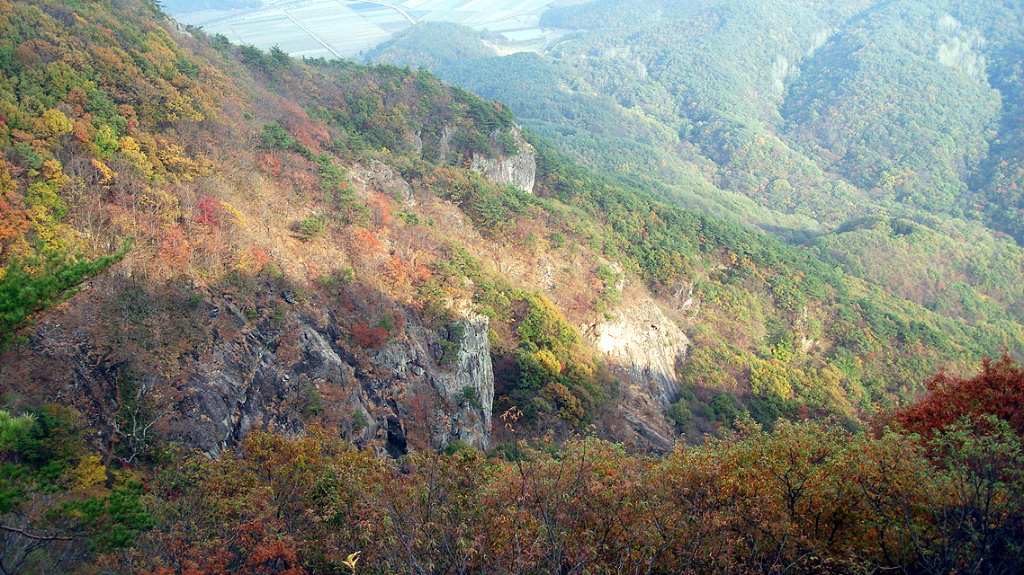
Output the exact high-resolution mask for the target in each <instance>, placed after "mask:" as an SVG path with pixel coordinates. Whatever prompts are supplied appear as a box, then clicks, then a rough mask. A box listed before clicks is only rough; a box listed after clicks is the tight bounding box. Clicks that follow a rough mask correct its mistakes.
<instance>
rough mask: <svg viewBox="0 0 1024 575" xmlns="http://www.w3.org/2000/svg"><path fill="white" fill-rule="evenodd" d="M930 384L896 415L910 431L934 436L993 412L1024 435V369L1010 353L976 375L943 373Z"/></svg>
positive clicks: (896, 418) (896, 419) (985, 366)
mask: <svg viewBox="0 0 1024 575" xmlns="http://www.w3.org/2000/svg"><path fill="white" fill-rule="evenodd" d="M927 387H928V391H929V392H930V393H929V394H928V396H927V397H925V398H924V399H923V400H922V401H920V402H918V403H916V404H914V405H912V406H910V407H907V408H905V409H902V410H900V411H898V412H896V414H895V416H894V419H895V421H896V422H897V423H898V424H899V425H900V426H902V427H903V428H904V429H906V430H907V431H910V432H912V433H919V434H921V435H922V436H925V437H929V438H930V437H932V436H934V435H935V433H936V432H938V431H940V430H943V429H947V428H949V427H950V426H952V425H953V424H954V423H957V422H958V421H960V420H961V419H963V418H968V419H969V420H972V421H977V419H978V418H979V416H981V415H983V414H989V415H992V416H995V417H997V418H998V419H1000V420H1002V421H1005V422H1006V423H1007V424H1009V425H1010V427H1012V428H1013V429H1014V430H1015V431H1016V432H1017V433H1019V434H1024V370H1022V368H1021V366H1020V365H1018V364H1016V363H1015V362H1014V361H1013V360H1011V359H1010V358H1009V357H1007V356H1003V358H1002V359H1000V360H999V361H992V360H985V361H984V363H983V367H982V372H981V373H979V374H978V375H975V376H974V377H970V378H963V377H956V376H951V375H948V374H945V373H940V374H938V375H936V376H935V377H934V378H933V379H931V380H930V381H929V382H928V384H927Z"/></svg>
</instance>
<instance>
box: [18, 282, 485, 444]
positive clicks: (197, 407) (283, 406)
mask: <svg viewBox="0 0 1024 575" xmlns="http://www.w3.org/2000/svg"><path fill="white" fill-rule="evenodd" d="M287 299H292V298H291V297H289V298H287ZM316 304H317V302H316V301H312V302H307V305H294V306H290V307H291V309H288V310H286V311H284V312H283V313H281V314H280V317H278V318H266V319H261V320H255V321H254V320H253V319H252V318H250V317H247V314H246V312H245V310H242V309H240V308H239V306H238V305H236V303H235V301H234V299H233V298H232V297H231V296H229V295H226V294H218V295H210V294H207V298H205V304H204V306H205V309H203V310H200V313H205V314H206V315H207V316H208V323H207V324H206V325H205V331H206V334H205V336H204V337H203V338H202V339H204V340H205V341H206V342H207V345H204V346H203V349H202V350H196V353H195V354H194V355H192V356H191V357H189V358H188V359H187V362H188V365H184V366H182V368H183V369H182V370H181V371H179V372H177V373H176V374H175V375H173V376H169V375H168V374H163V375H161V374H159V373H156V372H155V371H153V370H138V369H136V368H135V367H133V366H135V365H136V363H134V362H133V361H132V359H131V358H127V357H124V356H122V355H119V354H118V353H117V351H116V350H113V349H110V348H103V347H98V346H96V345H95V344H94V343H93V342H94V341H95V340H94V338H90V337H85V336H84V334H80V333H79V334H78V336H76V332H78V331H79V330H75V329H72V328H68V327H65V326H64V324H63V323H61V322H58V321H51V322H46V323H45V324H43V325H42V326H40V329H38V330H37V331H36V333H35V334H34V335H33V336H32V338H31V341H30V342H29V344H28V345H27V346H23V347H21V348H19V349H18V350H17V351H14V352H8V353H7V354H5V360H7V362H5V363H7V366H4V367H2V368H0V383H2V384H3V385H2V388H4V389H6V391H9V392H10V391H17V392H20V393H31V392H33V391H36V392H38V393H39V394H40V395H39V396H34V397H32V398H31V399H32V400H33V401H34V402H58V401H59V402H61V403H63V404H66V405H73V406H75V407H76V408H78V409H79V410H80V411H82V412H83V413H84V414H86V415H87V416H89V417H90V418H91V419H94V420H99V421H101V422H103V423H105V426H103V427H106V433H108V434H110V437H111V438H113V443H121V444H122V445H125V444H128V443H132V442H137V441H143V440H144V439H145V437H143V436H142V435H141V433H142V432H141V430H142V429H143V428H145V429H146V433H149V434H150V435H152V433H153V432H159V433H160V434H161V435H162V436H163V437H165V438H166V439H170V440H173V441H180V442H183V443H186V444H188V445H192V446H195V447H198V448H200V449H202V450H203V451H205V452H206V453H207V454H209V455H210V456H212V457H217V456H218V455H219V454H220V453H222V452H223V451H224V450H225V449H230V448H232V447H233V446H235V445H237V444H238V442H239V441H240V440H241V439H242V438H243V437H244V436H245V435H246V434H247V433H248V432H250V431H251V430H255V429H260V430H273V431H277V432H282V433H286V434H293V433H297V432H299V431H301V430H302V429H304V428H305V427H306V426H307V425H308V424H309V423H311V422H323V423H325V424H327V425H329V426H331V427H335V428H337V429H338V430H339V431H340V433H341V434H342V436H344V437H346V438H347V439H349V440H350V441H352V442H354V443H356V444H357V445H361V446H365V447H370V448H373V449H375V450H377V451H378V452H381V453H388V454H390V455H393V456H398V455H401V454H403V453H405V452H406V451H408V450H409V449H440V448H443V447H445V446H447V445H448V444H450V443H451V442H452V441H455V440H460V441H462V442H465V443H467V444H469V445H472V446H474V447H476V448H479V449H487V448H488V447H489V446H490V424H491V407H492V402H493V397H494V375H493V371H492V368H491V355H490V344H489V340H488V331H489V328H488V321H487V318H485V317H480V316H475V315H474V316H470V317H468V318H465V319H458V320H456V321H454V322H452V323H451V324H450V325H448V326H447V327H443V328H440V329H436V330H435V329H430V328H428V327H427V326H426V325H424V323H423V321H422V319H421V318H420V316H419V314H418V313H417V312H415V311H411V310H405V321H404V329H403V330H402V332H400V333H396V334H394V336H393V337H392V338H391V340H390V341H388V342H387V343H385V344H384V345H382V346H380V347H379V348H376V349H367V350H364V349H361V348H360V347H359V346H356V345H353V344H352V343H351V338H350V334H348V333H346V331H345V330H344V329H342V328H341V327H339V325H338V324H337V322H335V321H334V320H333V312H331V311H329V310H326V309H324V306H317V305H316ZM286 305H287V304H286ZM55 319H63V320H64V321H66V322H68V323H69V324H74V323H77V322H76V318H74V317H64V318H59V317H58V318H55ZM28 365H34V366H35V369H34V370H32V371H24V370H20V369H15V367H16V366H21V367H24V366H28ZM8 367H9V368H8ZM126 374H136V375H138V376H139V377H135V376H133V377H135V379H136V380H137V381H131V382H129V381H128V379H129V378H128V377H127V376H126ZM44 379H45V380H60V381H64V382H66V383H65V384H64V385H55V384H53V383H49V384H47V383H45V381H43V380H44ZM138 406H144V408H143V409H139V407H138ZM150 424H152V426H151V427H150ZM133 434H134V436H133Z"/></svg>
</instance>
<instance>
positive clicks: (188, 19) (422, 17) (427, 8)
mask: <svg viewBox="0 0 1024 575" xmlns="http://www.w3.org/2000/svg"><path fill="white" fill-rule="evenodd" d="M552 4H556V2H555V0H406V1H404V2H399V1H394V0H392V1H388V2H384V1H381V2H375V1H347V0H302V1H294V0H285V1H281V0H278V1H265V2H263V5H262V7H260V8H259V9H250V10H219V11H217V10H204V11H201V12H183V13H172V14H171V15H172V16H174V17H175V18H176V19H178V20H179V21H181V22H183V23H185V24H191V25H193V26H200V27H202V28H203V29H204V30H205V31H206V32H207V33H209V34H223V35H224V36H226V37H227V38H228V39H229V40H231V41H232V42H234V43H237V44H251V45H253V46H256V47H257V48H260V49H263V50H267V49H269V48H271V47H272V46H274V45H277V46H279V47H280V48H281V49H282V50H284V51H285V52H288V53H289V54H291V55H293V56H295V57H309V58H319V57H323V58H349V59H358V58H359V57H360V56H361V55H362V54H363V53H364V52H366V51H367V50H369V49H371V48H373V47H375V46H377V45H378V44H381V43H383V42H386V41H387V40H389V39H391V37H392V36H393V35H394V34H395V33H397V32H399V31H401V30H404V29H405V28H408V27H409V26H412V25H413V24H415V23H417V22H454V23H457V24H462V25H463V26H469V27H471V28H474V29H477V30H480V31H484V30H486V31H490V32H493V33H496V34H500V35H501V37H502V38H503V39H504V41H505V43H507V44H508V45H509V46H508V47H511V48H512V49H516V48H517V47H518V48H519V49H533V48H534V47H537V46H542V45H543V44H544V38H545V37H546V36H548V35H549V34H550V33H551V31H548V30H544V29H542V28H540V27H538V23H539V21H540V16H541V14H542V13H543V12H544V11H545V10H546V9H547V8H548V7H549V6H550V5H552Z"/></svg>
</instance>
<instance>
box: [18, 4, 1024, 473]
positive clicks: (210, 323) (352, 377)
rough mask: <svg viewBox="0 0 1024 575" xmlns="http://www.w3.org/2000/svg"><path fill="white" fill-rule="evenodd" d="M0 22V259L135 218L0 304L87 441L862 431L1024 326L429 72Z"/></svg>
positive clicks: (63, 244)
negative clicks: (762, 227)
mask: <svg viewBox="0 0 1024 575" xmlns="http://www.w3.org/2000/svg"><path fill="white" fill-rule="evenodd" d="M0 14H3V16H4V20H2V21H0V24H2V26H3V35H2V38H3V41H2V50H3V53H4V54H8V55H9V58H7V59H6V60H4V62H5V63H4V68H3V77H2V83H0V91H2V97H0V101H2V102H3V106H4V108H3V114H4V117H3V124H2V126H3V132H2V133H0V142H3V145H4V159H3V162H4V163H3V166H2V168H3V169H2V171H0V173H3V174H4V181H5V182H6V183H5V187H4V188H3V194H4V195H3V199H4V202H5V203H4V205H3V209H4V210H5V211H6V212H8V213H10V214H13V215H12V216H10V217H9V218H8V219H7V220H6V221H17V222H21V223H19V224H18V225H16V226H12V227H10V230H11V232H10V233H9V234H8V235H5V236H4V238H3V250H4V251H3V252H2V256H3V258H4V262H3V263H4V266H5V268H4V269H5V274H10V273H11V270H15V269H19V268H17V266H19V265H21V264H19V263H18V262H19V261H21V260H20V259H19V258H22V257H24V256H27V255H31V254H33V253H35V252H36V251H37V250H38V251H39V253H41V254H43V255H45V254H50V253H74V254H78V255H79V256H80V257H81V258H82V259H83V261H92V260H91V259H90V258H95V257H98V256H100V255H103V254H109V253H112V252H115V251H116V250H117V248H118V247H119V246H120V245H121V242H122V239H123V238H125V237H134V238H135V241H134V245H133V247H132V249H131V251H130V252H128V254H127V255H126V256H124V259H123V261H122V262H121V263H120V264H118V265H117V266H116V267H114V268H111V270H110V271H108V272H107V273H106V274H105V275H102V276H99V277H97V278H96V279H94V280H93V281H92V282H91V284H90V285H89V286H87V288H88V289H85V290H83V291H82V292H81V293H80V294H78V295H77V296H76V297H74V298H73V299H71V300H70V301H69V302H68V303H67V304H65V305H62V306H59V307H57V308H55V309H52V310H50V311H46V312H43V313H41V314H38V315H36V316H35V319H36V320H37V322H36V324H35V326H32V327H27V328H26V327H22V326H20V324H19V325H18V326H15V328H14V335H18V336H23V339H22V341H20V342H19V343H17V345H15V346H13V347H11V348H10V349H7V350H6V351H4V352H3V354H4V355H3V363H2V366H0V388H2V391H3V392H5V395H4V401H5V403H7V404H9V405H10V406H12V407H15V408H19V409H20V407H21V406H27V405H37V404H39V403H43V402H57V403H60V404H62V405H65V406H72V407H74V408H75V409H77V410H78V411H79V412H81V413H82V414H84V415H85V416H86V417H87V418H89V420H90V421H92V423H93V425H94V426H95V429H96V430H97V433H96V439H95V441H96V442H97V444H98V445H99V446H100V447H101V449H102V450H103V451H104V452H105V453H106V454H107V457H119V458H122V459H124V460H127V461H132V460H133V459H135V458H137V457H139V456H141V455H144V454H146V453H148V451H149V449H150V448H151V446H152V444H153V442H154V441H162V440H178V441H184V442H186V443H188V444H191V445H194V446H198V447H200V448H201V449H203V450H204V451H206V452H207V453H209V454H211V455H217V454H219V453H221V452H222V451H223V450H224V449H228V448H232V447H234V446H236V445H237V443H238V441H239V440H240V439H241V438H242V437H243V436H244V435H246V434H247V433H249V432H250V431H252V430H256V429H265V430H277V431H282V432H286V433H294V432H297V431H299V430H301V429H305V428H307V427H308V426H309V425H311V424H314V423H322V424H326V425H328V426H330V427H332V428H336V429H338V430H340V432H341V433H342V435H343V436H344V437H346V438H348V439H350V440H352V441H353V442H355V443H356V444H357V445H360V446H365V447H369V448H372V449H375V450H377V451H378V452H382V453H383V452H387V453H391V454H394V455H398V454H401V453H404V452H405V451H407V450H410V449H412V450H426V449H438V448H442V447H445V446H451V445H452V444H455V445H459V443H456V442H457V441H458V442H461V443H466V444H470V445H473V446H476V447H479V448H486V447H488V446H489V445H493V444H496V443H500V442H504V441H508V440H510V439H512V438H515V437H522V436H523V435H524V434H525V435H533V434H538V435H539V434H546V433H551V434H554V435H555V436H557V437H564V436H566V435H568V434H571V433H574V432H578V431H581V430H583V429H587V428H588V427H589V426H594V429H596V432H597V433H598V434H600V435H603V436H605V437H609V438H613V439H616V440H619V441H623V442H625V443H627V444H628V445H629V446H631V447H633V448H637V449H658V450H660V449H666V448H667V447H668V446H669V445H670V443H671V442H672V441H673V439H674V435H675V433H676V432H683V433H689V434H691V436H692V438H693V439H695V440H697V439H698V438H699V437H700V435H701V434H702V433H704V432H712V433H713V432H716V430H719V429H721V428H723V427H728V426H730V425H733V424H734V423H736V422H737V421H738V420H741V419H742V418H744V417H746V415H747V414H749V415H750V416H752V417H754V418H755V419H757V420H758V421H760V422H762V423H763V424H764V425H766V426H769V427H770V426H773V425H774V424H775V422H776V421H777V420H778V419H780V418H786V419H794V420H796V419H802V418H805V417H812V416H827V415H835V416H838V417H841V418H843V419H844V420H845V421H847V422H848V423H849V424H850V425H856V421H857V419H858V418H859V417H860V416H861V415H862V414H863V413H865V412H867V411H870V410H872V409H875V408H876V407H877V406H879V405H882V406H885V405H891V404H895V403H899V402H902V401H904V400H906V399H907V398H909V397H912V396H913V395H915V393H916V391H917V390H919V389H920V387H921V382H922V381H923V380H924V379H925V377H926V376H927V375H928V374H930V373H933V372H935V371H937V370H938V369H939V368H940V367H949V368H951V369H953V370H954V371H955V370H958V369H965V368H968V367H969V366H971V365H973V364H974V363H975V362H977V361H978V360H980V359H981V358H982V357H984V356H987V355H992V354H994V353H995V352H996V351H998V349H1000V347H1005V348H1010V349H1020V347H1021V345H1022V342H1024V331H1022V329H1021V326H1020V324H1019V323H1017V321H1016V320H1015V319H1012V318H1011V319H1007V318H1006V317H1004V316H999V315H982V316H980V317H978V318H973V317H972V318H971V320H970V321H966V320H965V319H964V318H963V317H946V316H943V315H941V314H939V313H935V312H934V311H930V310H928V309H925V308H924V307H922V306H921V305H920V304H919V303H915V302H914V301H907V300H904V299H901V298H899V297H894V296H893V295H891V294H889V293H887V292H886V291H884V290H881V289H879V288H877V287H875V286H873V285H872V284H871V283H868V282H865V281H862V280H860V279H858V278H856V277H853V276H849V275H846V274H844V273H843V272H842V271H841V270H839V269H837V268H836V267H835V265H836V264H835V263H833V262H829V263H825V262H823V261H822V260H823V259H824V260H827V259H828V258H829V257H836V258H838V255H834V254H832V253H831V252H829V253H828V254H827V255H823V253H822V252H820V251H816V250H813V249H811V250H808V249H801V248H796V247H792V246H788V245H785V244H783V243H781V242H779V241H777V240H775V239H773V238H772V237H770V236H766V235H764V234H759V233H755V232H752V231H749V230H745V229H743V228H741V227H739V226H736V225H733V224H728V223H725V222H723V221H721V220H718V219H715V218H714V217H711V216H709V215H707V214H703V213H699V212H696V211H690V210H686V209H682V208H679V207H677V206H673V205H670V204H667V203H665V202H664V201H663V198H664V197H666V195H670V193H671V192H670V191H668V192H666V191H665V190H661V189H658V188H657V187H656V186H652V185H650V183H649V182H646V183H645V182H643V181H641V182H640V184H641V185H637V184H635V183H632V182H630V181H629V180H628V179H622V180H616V179H609V178H607V177H605V176H602V175H599V174H597V173H594V172H592V171H590V170H588V169H586V168H584V167H582V166H580V165H579V164H577V163H576V162H575V161H572V160H570V159H568V158H567V157H566V156H564V155H562V154H560V153H559V152H557V151H556V150H555V149H554V148H553V147H552V146H551V144H549V143H548V142H546V141H544V140H542V139H538V138H527V139H524V138H523V137H522V136H521V134H520V132H519V130H518V128H517V127H516V125H515V118H514V117H513V115H512V114H511V112H510V111H509V109H508V108H507V107H505V106H504V105H501V104H495V103H490V102H486V101H484V100H482V99H480V98H478V97H476V96H474V95H473V94H471V93H469V92H467V91H465V90H463V89H461V88H457V87H453V86H448V85H445V84H443V83H441V82H439V81H438V80H437V79H436V78H434V77H433V76H432V75H431V74H429V73H427V72H425V71H413V70H411V69H409V68H397V67H393V66H375V67H365V66H359V65H356V64H352V63H349V62H337V61H332V62H327V61H310V62H304V63H299V62H296V61H294V60H292V59H290V58H288V57H287V56H286V55H285V54H283V53H282V52H280V51H277V50H272V51H271V52H270V53H269V54H267V53H262V52H260V51H259V50H256V49H253V48H251V47H236V46H231V45H228V44H226V43H224V42H222V41H221V39H219V38H216V37H214V38H207V37H204V36H203V35H202V34H201V33H199V32H195V33H188V32H187V31H183V30H181V29H180V28H178V27H177V26H175V25H174V24H173V23H172V22H168V21H166V20H164V19H163V18H162V16H161V15H160V14H159V12H158V11H157V10H155V9H154V8H153V7H152V6H151V5H147V4H138V3H126V4H125V5H124V6H121V7H110V6H107V5H105V4H103V3H99V2H97V3H87V2H82V3H80V4H75V5H74V6H68V5H64V4H59V3H55V2H48V1H45V0H42V1H40V2H38V3H3V4H0ZM641 120H642V122H640V123H638V124H637V125H650V126H657V124H655V123H652V122H650V121H649V120H647V119H643V118H641ZM527 140H530V141H527ZM474 168H475V169H476V171H475V170H474ZM478 172H482V173H483V174H484V175H481V174H480V173H478ZM485 176H486V177H485ZM488 177H490V178H491V180H488V179H487V178H488ZM492 180H498V181H499V183H495V181H492ZM529 192H532V193H529ZM106 263H107V264H109V263H110V262H106ZM101 267H102V266H101ZM42 271H43V270H41V269H37V270H36V273H37V276H38V274H40V273H42ZM94 271H98V270H93V272H89V273H86V274H83V275H82V276H80V278H79V279H84V278H86V277H89V275H91V274H92V273H94ZM3 277H4V278H7V279H8V280H9V279H10V278H12V277H15V276H14V275H4V276H3ZM38 277H43V276H38ZM0 281H4V280H3V279H0ZM920 303H928V302H926V301H924V300H922V301H921V302H920ZM950 315H954V316H955V315H956V314H950ZM8 331H11V330H8ZM5 335H7V334H5ZM691 340H692V342H691ZM691 343H692V344H693V345H692V347H691ZM666 413H668V414H669V415H670V419H671V422H670V421H669V420H668V419H666ZM496 415H504V416H505V417H504V419H502V420H500V421H501V423H500V424H496V423H495V422H496V421H498V420H497V419H495V418H494V416H496ZM506 424H507V425H506ZM673 426H674V427H675V429H673Z"/></svg>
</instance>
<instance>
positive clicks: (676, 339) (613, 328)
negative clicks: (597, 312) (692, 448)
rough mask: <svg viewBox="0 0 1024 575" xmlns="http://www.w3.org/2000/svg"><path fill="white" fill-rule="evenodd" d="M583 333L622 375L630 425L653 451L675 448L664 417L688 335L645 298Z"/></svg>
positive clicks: (672, 398)
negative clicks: (646, 441) (647, 442)
mask: <svg viewBox="0 0 1024 575" xmlns="http://www.w3.org/2000/svg"><path fill="white" fill-rule="evenodd" d="M581 331H582V332H583V334H584V336H585V337H586V338H587V339H588V340H589V341H590V342H591V343H592V344H593V346H594V347H595V348H596V350H597V351H598V352H599V353H601V354H603V356H604V358H605V360H606V361H607V362H608V364H609V365H611V366H613V367H614V368H615V370H616V371H617V372H618V374H619V376H620V381H622V383H623V388H622V395H623V400H624V402H623V403H624V405H623V407H624V412H625V418H626V421H627V423H629V425H630V426H631V427H632V428H633V429H634V431H635V432H637V433H638V434H639V435H641V436H642V437H644V438H646V439H647V440H648V441H650V442H651V445H652V446H653V447H655V448H657V449H667V448H668V447H670V446H671V445H672V443H673V442H674V439H673V437H674V433H673V431H672V428H671V426H670V425H669V424H668V423H667V422H666V421H665V416H664V414H665V410H666V409H668V407H669V406H670V405H671V404H672V402H673V401H675V400H676V398H677V396H678V394H679V385H680V384H679V381H678V379H677V378H676V367H677V366H678V365H679V364H680V363H682V362H683V361H684V360H685V359H686V350H687V348H688V347H689V345H690V340H689V339H688V338H687V337H686V334H684V333H683V332H682V330H680V329H679V327H678V326H677V325H676V324H675V323H674V322H673V321H671V320H670V319H669V318H668V317H666V316H665V314H664V312H662V311H661V309H659V308H658V306H657V304H656V303H655V302H654V301H653V300H652V299H651V298H650V297H649V296H647V295H646V294H642V295H640V296H638V297H634V298H631V300H630V301H628V302H627V303H625V304H623V305H622V306H620V307H619V308H617V309H615V310H614V314H613V318H612V319H608V320H606V321H602V322H599V323H595V324H589V325H583V326H581Z"/></svg>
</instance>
